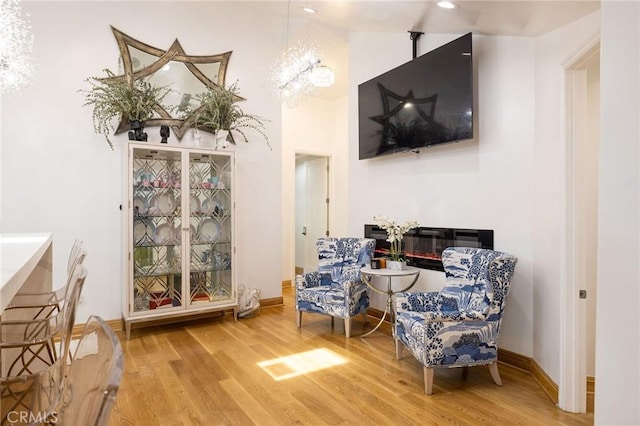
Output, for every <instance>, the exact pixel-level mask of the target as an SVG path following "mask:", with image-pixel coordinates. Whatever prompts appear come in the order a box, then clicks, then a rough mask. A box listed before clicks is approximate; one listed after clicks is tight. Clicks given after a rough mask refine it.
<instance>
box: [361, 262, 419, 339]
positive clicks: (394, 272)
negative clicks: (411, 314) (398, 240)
mask: <svg viewBox="0 0 640 426" xmlns="http://www.w3.org/2000/svg"><path fill="white" fill-rule="evenodd" d="M360 274H361V275H362V281H364V282H365V284H367V286H369V288H370V289H371V290H373V291H375V292H376V293H380V294H386V295H387V304H386V306H385V308H384V313H383V314H382V318H381V319H380V322H379V323H378V325H376V326H375V328H374V329H373V330H371V331H368V332H367V333H365V334H363V335H362V336H360V337H361V338H363V337H368V336H369V335H371V334H372V333H373V332H374V331H376V330H377V329H378V328H379V327H380V325H382V323H383V322H384V319H385V317H386V316H387V312H388V313H389V319H390V321H391V332H392V334H393V335H394V337H395V332H394V331H393V330H394V328H393V321H394V317H395V315H393V313H394V311H393V295H394V294H396V293H402V292H403V291H407V290H409V289H410V288H411V287H413V285H414V284H415V283H416V281H418V277H419V276H420V269H418V268H414V267H413V266H407V267H406V269H387V268H384V269H372V268H371V267H369V266H365V267H363V268H362V269H361V270H360ZM372 277H386V278H387V288H386V289H380V288H377V287H375V286H374V285H373V283H372V282H371V278H372ZM402 277H411V278H412V279H411V283H410V284H409V285H408V286H406V287H404V288H403V289H402V290H393V288H392V287H391V279H392V278H402Z"/></svg>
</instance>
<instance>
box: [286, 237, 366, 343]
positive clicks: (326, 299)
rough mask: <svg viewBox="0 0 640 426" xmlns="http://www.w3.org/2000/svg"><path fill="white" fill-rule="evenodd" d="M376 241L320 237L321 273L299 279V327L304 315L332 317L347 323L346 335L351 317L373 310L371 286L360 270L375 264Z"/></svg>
mask: <svg viewBox="0 0 640 426" xmlns="http://www.w3.org/2000/svg"><path fill="white" fill-rule="evenodd" d="M375 244H376V242H375V240H373V239H370V238H320V239H319V240H318V241H317V243H316V247H317V249H318V259H319V261H318V270H317V271H314V272H310V273H306V274H303V275H298V276H297V277H296V297H295V299H296V311H297V323H298V327H300V326H301V325H302V312H313V313H318V314H324V315H330V316H331V317H338V318H343V319H344V320H345V333H346V335H347V337H349V336H350V334H351V331H350V329H351V327H350V325H351V322H350V321H351V317H354V316H356V315H358V314H360V313H365V312H366V310H367V308H368V307H369V294H368V292H367V285H366V284H365V283H364V282H363V281H362V278H361V277H360V268H362V267H363V266H365V265H368V264H370V263H371V257H372V256H373V251H374V249H375Z"/></svg>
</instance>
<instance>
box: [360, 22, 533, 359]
mask: <svg viewBox="0 0 640 426" xmlns="http://www.w3.org/2000/svg"><path fill="white" fill-rule="evenodd" d="M458 36H459V35H431V34H428V35H426V36H423V37H422V38H421V39H420V50H421V51H420V52H419V54H422V53H424V52H426V51H429V50H432V49H433V48H435V47H438V46H440V45H442V44H444V43H446V42H448V41H451V40H453V39H455V38H457V37H458ZM349 43H350V46H349V47H350V56H349V60H350V63H349V66H350V86H349V87H350V104H349V119H350V120H349V122H350V123H351V126H350V128H349V149H350V156H349V193H350V197H349V230H350V231H351V232H352V233H356V232H358V233H361V232H362V230H363V225H364V224H365V223H372V217H373V215H376V214H385V215H387V216H389V217H390V218H393V219H396V220H398V221H404V220H407V219H415V220H417V221H418V222H420V224H421V225H423V226H434V227H458V228H480V229H493V230H494V231H495V234H494V236H495V248H496V249H498V250H504V251H506V252H509V253H512V254H514V255H516V256H517V257H518V258H519V261H518V266H517V268H516V274H515V277H514V279H513V282H512V292H511V295H510V298H509V302H508V305H507V310H506V314H505V321H504V323H503V324H504V328H503V331H502V333H501V346H502V347H503V348H505V349H509V350H512V351H514V352H517V353H520V354H523V355H528V356H531V355H533V347H532V342H533V338H532V334H533V316H532V314H533V306H532V293H533V287H532V281H533V279H532V262H533V258H532V245H531V240H532V235H531V223H532V216H531V212H532V210H533V206H532V186H533V184H534V174H533V169H532V166H533V163H532V157H533V142H534V137H533V136H534V129H533V114H534V98H535V92H534V40H533V39H530V38H517V37H488V36H480V35H475V36H474V45H473V48H474V51H473V55H474V65H475V73H476V91H477V96H476V99H477V106H476V108H475V115H476V117H475V128H474V133H475V135H476V138H475V140H473V141H465V142H460V143H457V144H448V145H443V146H439V147H434V148H429V149H424V150H422V151H421V152H420V154H417V155H416V154H400V155H396V156H387V157H381V158H377V159H373V160H363V161H360V160H358V129H357V123H358V105H357V99H358V96H357V85H358V84H360V83H362V82H364V81H366V80H368V79H370V78H373V77H375V76H376V75H379V74H381V73H382V72H385V71H387V70H389V69H391V68H394V67H396V66H398V65H400V64H402V63H404V62H406V61H408V60H410V59H411V42H410V40H409V38H408V35H407V34H383V33H352V34H351V36H350V39H349ZM443 284H444V274H443V273H442V272H436V271H423V272H422V274H421V277H420V280H419V282H418V283H417V284H416V286H415V287H414V289H415V290H439V289H440V288H441V287H442V285H443ZM372 304H373V305H374V306H375V307H376V308H378V309H382V308H383V307H384V300H383V299H382V298H377V297H374V298H372Z"/></svg>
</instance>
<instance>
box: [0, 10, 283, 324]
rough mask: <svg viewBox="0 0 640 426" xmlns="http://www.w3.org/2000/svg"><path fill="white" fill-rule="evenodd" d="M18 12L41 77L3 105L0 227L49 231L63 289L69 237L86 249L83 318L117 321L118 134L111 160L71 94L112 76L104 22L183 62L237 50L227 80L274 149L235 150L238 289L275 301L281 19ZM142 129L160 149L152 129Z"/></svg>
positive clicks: (211, 13)
mask: <svg viewBox="0 0 640 426" xmlns="http://www.w3.org/2000/svg"><path fill="white" fill-rule="evenodd" d="M23 8H24V9H25V11H26V12H28V13H29V14H30V15H31V24H32V30H33V33H34V36H35V52H34V53H35V60H36V62H37V63H38V64H39V78H38V79H37V80H36V82H35V85H34V86H32V87H30V88H28V89H25V90H24V91H23V92H22V93H21V94H20V95H17V96H13V95H5V96H3V97H2V123H3V125H2V153H3V156H2V167H1V173H2V196H3V199H2V212H1V213H2V231H3V232H20V231H25V232H26V231H34V232H35V231H51V232H53V241H54V279H55V282H57V283H58V285H59V283H61V282H62V279H63V276H64V267H63V265H64V262H65V261H66V257H67V255H68V251H69V249H70V247H71V243H72V241H73V239H74V238H76V237H77V238H81V239H83V240H84V241H85V244H86V247H87V249H88V252H89V256H88V257H87V260H86V264H87V267H88V269H89V276H88V279H87V283H86V286H85V290H84V293H83V302H82V303H81V305H80V307H79V314H78V321H79V322H84V320H85V319H86V318H87V316H88V315H89V314H97V315H100V316H102V317H104V318H105V319H116V318H119V317H120V312H121V288H122V282H121V277H122V273H121V271H122V263H123V259H122V250H121V239H122V225H121V216H122V213H121V212H120V210H119V208H118V206H119V205H120V204H121V203H122V198H121V188H122V178H123V175H124V170H123V167H122V154H121V150H122V148H123V147H124V146H125V142H126V136H124V135H119V136H116V137H115V138H114V141H115V142H116V143H115V145H116V148H115V152H112V151H111V150H109V148H108V146H107V144H106V142H105V141H104V139H103V138H102V136H99V135H95V134H94V132H93V128H92V125H91V109H90V108H87V107H83V106H82V103H83V97H82V95H81V94H79V93H77V91H78V89H82V88H88V85H87V84H86V83H85V82H84V81H83V80H84V79H85V78H87V77H89V76H97V75H102V72H101V70H102V69H103V68H106V67H109V68H111V69H112V70H116V69H117V61H118V57H119V52H118V48H117V45H116V41H115V39H114V37H113V35H112V33H111V30H110V27H109V26H110V25H113V26H115V27H116V28H118V29H119V30H121V31H123V32H125V33H126V34H128V35H130V36H132V37H134V38H136V39H139V40H141V41H143V42H145V43H148V44H150V45H152V46H155V47H158V48H168V47H169V46H170V44H171V43H172V42H173V40H174V39H176V38H178V39H179V40H180V42H181V44H182V46H183V47H184V49H185V50H186V51H187V53H189V54H194V55H207V54H215V53H221V52H225V51H228V50H233V54H232V56H231V59H230V63H229V68H228V70H227V82H228V83H231V82H233V81H235V80H236V79H237V80H239V84H240V90H241V94H242V95H243V96H244V97H246V98H247V99H248V100H247V101H246V102H244V104H243V108H244V109H245V110H246V111H248V112H251V113H254V114H257V115H261V116H263V117H266V118H268V119H270V120H272V122H271V123H268V124H267V133H268V134H269V136H270V142H271V145H272V146H273V148H274V151H273V152H271V151H269V150H268V148H267V146H266V144H265V143H264V141H263V140H261V139H260V137H256V138H255V140H251V141H250V143H249V144H244V143H241V145H238V147H237V150H236V151H237V169H236V178H237V185H236V207H237V213H238V214H237V219H236V222H235V224H236V229H237V239H236V243H237V244H236V245H237V253H238V255H237V277H238V283H239V284H244V285H246V286H247V287H254V286H255V287H258V288H260V289H261V290H262V297H263V298H272V297H278V296H280V295H281V273H280V266H279V265H280V264H281V252H280V250H279V249H278V248H279V247H280V246H281V238H282V236H281V223H280V219H279V218H280V214H281V185H280V181H279V176H280V166H281V141H280V139H281V130H280V129H281V122H280V121H281V117H280V102H279V100H278V99H277V98H276V96H274V95H273V93H272V91H271V88H270V85H269V73H268V72H267V71H266V70H269V69H270V66H271V64H272V63H273V62H274V60H275V59H276V58H277V56H278V55H279V54H280V51H281V48H282V46H284V40H285V34H286V33H285V26H284V23H283V21H281V20H276V19H271V18H270V17H269V16H266V15H264V14H262V15H260V16H258V15H256V14H254V13H246V12H245V10H246V9H245V6H243V4H242V2H237V3H235V4H232V3H227V2H212V3H204V2H203V3H197V2H196V3H190V4H189V7H188V8H187V7H185V6H184V4H182V3H174V2H140V3H135V2H127V3H126V4H125V3H111V2H26V3H23ZM148 133H149V134H150V138H151V140H155V141H156V142H158V141H159V133H158V128H150V129H148ZM170 142H172V143H175V142H176V139H175V137H174V136H172V137H171V138H170ZM270 248H271V249H270ZM273 248H275V249H273ZM249 265H250V267H249Z"/></svg>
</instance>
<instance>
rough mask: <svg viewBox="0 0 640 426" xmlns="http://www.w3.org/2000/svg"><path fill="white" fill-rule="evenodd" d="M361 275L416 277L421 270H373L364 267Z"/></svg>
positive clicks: (410, 267)
mask: <svg viewBox="0 0 640 426" xmlns="http://www.w3.org/2000/svg"><path fill="white" fill-rule="evenodd" d="M360 272H361V273H365V274H367V275H376V276H380V277H404V276H407V275H415V274H417V273H419V272H420V268H415V267H413V266H407V267H405V269H388V268H381V269H373V268H371V267H370V266H364V267H362V268H361V269H360Z"/></svg>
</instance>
